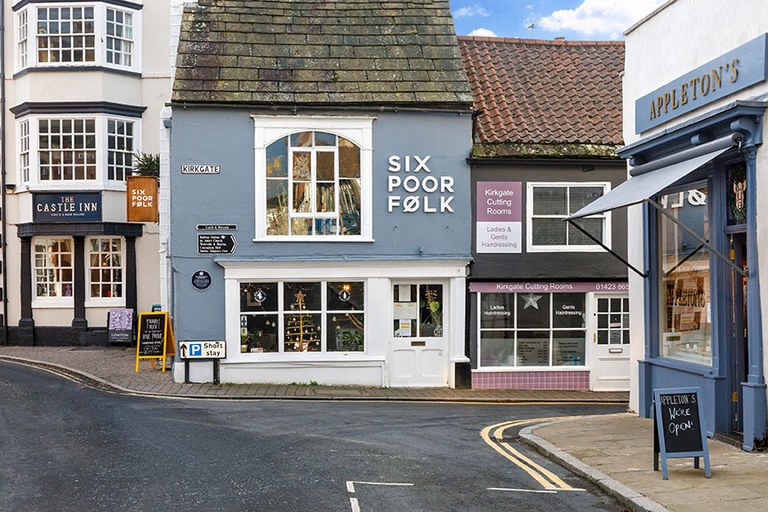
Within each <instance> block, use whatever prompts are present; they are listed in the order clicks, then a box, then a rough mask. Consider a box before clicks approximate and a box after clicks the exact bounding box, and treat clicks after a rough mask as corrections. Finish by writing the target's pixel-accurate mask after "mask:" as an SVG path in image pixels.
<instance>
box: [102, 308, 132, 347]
mask: <svg viewBox="0 0 768 512" xmlns="http://www.w3.org/2000/svg"><path fill="white" fill-rule="evenodd" d="M107 341H108V342H109V343H133V310H132V309H110V310H109V312H108V313H107Z"/></svg>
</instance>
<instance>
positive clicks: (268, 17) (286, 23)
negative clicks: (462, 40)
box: [173, 0, 472, 110]
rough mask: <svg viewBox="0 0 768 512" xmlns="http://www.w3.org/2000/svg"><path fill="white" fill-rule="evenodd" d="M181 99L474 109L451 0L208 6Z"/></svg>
mask: <svg viewBox="0 0 768 512" xmlns="http://www.w3.org/2000/svg"><path fill="white" fill-rule="evenodd" d="M173 101H174V102H182V103H202V104H220V103H234V104H245V105H284V106H295V105H298V106H302V105H323V106H335V105H342V106H350V105H362V106H396V107H407V106H416V107H429V108H436V109H455V108H458V109H461V110H469V109H470V108H471V103H472V95H471V92H470V90H469V84H468V83H467V79H466V75H465V73H464V68H463V66H462V63H461V56H460V54H459V50H458V46H457V44H456V35H455V32H454V28H453V19H452V17H451V13H450V8H449V4H448V0H378V1H374V0H337V1H320V0H199V2H198V5H196V6H192V7H187V8H186V9H185V11H184V16H183V20H182V26H181V36H180V42H179V54H178V59H177V68H176V80H175V83H174V91H173Z"/></svg>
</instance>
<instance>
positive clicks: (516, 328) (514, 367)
mask: <svg viewBox="0 0 768 512" xmlns="http://www.w3.org/2000/svg"><path fill="white" fill-rule="evenodd" d="M563 293H564V294H567V295H582V296H583V297H584V308H583V310H582V315H583V320H584V324H583V327H581V328H576V327H555V326H554V324H555V313H554V297H555V296H556V295H562V294H563ZM563 293H560V292H551V291H550V292H537V291H526V292H508V293H507V292H478V293H477V309H476V311H477V320H476V322H477V323H476V326H477V349H476V350H477V352H476V357H477V368H478V370H482V371H486V372H487V371H552V370H555V371H562V370H568V371H589V369H590V368H589V364H588V363H589V362H588V357H589V356H588V352H589V350H590V344H589V340H588V339H587V334H588V332H589V326H588V322H587V314H588V312H587V308H588V304H589V293H587V292H563ZM528 294H535V295H542V296H546V295H548V296H549V327H525V326H523V327H521V326H520V325H519V308H518V298H522V297H521V296H523V295H528ZM485 295H509V296H512V304H514V309H513V311H512V314H511V318H512V327H483V297H484V296H485ZM523 300H525V299H523ZM573 331H579V332H583V333H584V355H583V358H584V359H583V361H582V364H580V365H555V364H553V362H554V357H555V355H554V353H555V341H556V339H557V338H556V336H555V334H556V333H558V332H573ZM486 332H504V333H511V334H512V338H507V339H508V340H510V341H512V343H513V344H514V350H513V352H512V354H511V356H512V358H513V360H514V364H511V365H509V364H500V365H484V364H483V333H486ZM520 332H524V333H529V332H535V333H548V334H549V337H548V342H547V343H548V344H547V351H548V360H547V364H546V365H539V366H522V365H518V364H517V363H518V340H519V338H518V335H519V333H520Z"/></svg>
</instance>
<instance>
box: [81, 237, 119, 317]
mask: <svg viewBox="0 0 768 512" xmlns="http://www.w3.org/2000/svg"><path fill="white" fill-rule="evenodd" d="M112 239H118V240H120V252H119V255H120V267H119V268H120V269H121V270H122V272H121V276H122V280H121V281H120V283H119V284H120V285H121V286H122V296H120V297H94V296H93V295H92V294H91V283H92V281H91V270H92V269H93V268H95V267H91V254H92V251H91V241H93V240H112ZM84 252H85V289H86V292H85V305H86V307H89V306H90V307H96V306H122V305H125V270H126V269H125V238H123V237H121V236H112V235H102V236H92V237H88V238H86V239H85V251H84ZM99 252H100V251H99ZM109 268H110V269H114V268H118V267H109ZM112 284H117V282H116V281H113V282H112Z"/></svg>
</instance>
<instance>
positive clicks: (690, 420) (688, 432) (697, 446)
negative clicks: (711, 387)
mask: <svg viewBox="0 0 768 512" xmlns="http://www.w3.org/2000/svg"><path fill="white" fill-rule="evenodd" d="M700 405H701V389H700V388H670V389H655V390H654V406H655V409H654V413H655V414H654V417H655V424H656V425H655V428H656V438H655V441H657V442H655V443H654V449H655V451H656V454H658V453H660V454H661V460H662V464H663V474H664V480H667V479H668V473H667V458H675V457H694V467H696V468H698V467H699V459H698V458H699V457H704V463H705V469H706V476H707V478H709V476H710V470H709V450H708V447H707V436H706V431H705V429H704V413H703V410H702V408H701V406H700ZM655 457H656V456H654V461H656V460H657V459H656V458H655ZM654 469H657V468H654Z"/></svg>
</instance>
